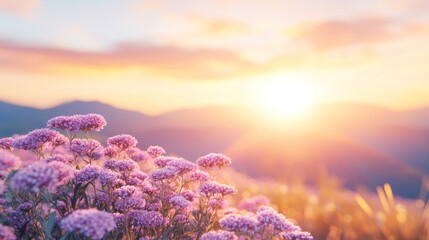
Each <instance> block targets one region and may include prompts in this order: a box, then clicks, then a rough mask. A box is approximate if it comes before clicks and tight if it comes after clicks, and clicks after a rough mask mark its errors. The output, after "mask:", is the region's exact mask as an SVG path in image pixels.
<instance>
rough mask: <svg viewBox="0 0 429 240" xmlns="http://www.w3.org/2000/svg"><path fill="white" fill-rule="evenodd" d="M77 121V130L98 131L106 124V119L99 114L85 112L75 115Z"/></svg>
mask: <svg viewBox="0 0 429 240" xmlns="http://www.w3.org/2000/svg"><path fill="white" fill-rule="evenodd" d="M76 116H77V118H78V120H79V121H80V122H79V130H80V131H86V132H89V131H97V132H99V131H100V130H101V129H103V128H104V126H106V124H107V123H106V119H104V117H103V116H101V115H99V114H86V115H76Z"/></svg>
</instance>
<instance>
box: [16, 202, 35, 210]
mask: <svg viewBox="0 0 429 240" xmlns="http://www.w3.org/2000/svg"><path fill="white" fill-rule="evenodd" d="M33 205H34V204H33V203H32V202H23V203H21V204H19V206H18V207H17V208H16V210H17V211H21V212H27V211H29V210H30V209H31V208H32V207H33Z"/></svg>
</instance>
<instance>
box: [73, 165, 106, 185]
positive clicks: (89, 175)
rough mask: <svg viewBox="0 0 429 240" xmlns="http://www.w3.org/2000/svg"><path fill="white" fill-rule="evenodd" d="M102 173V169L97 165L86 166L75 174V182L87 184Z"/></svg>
mask: <svg viewBox="0 0 429 240" xmlns="http://www.w3.org/2000/svg"><path fill="white" fill-rule="evenodd" d="M101 173H102V168H100V167H99V166H97V165H86V166H85V167H83V169H82V170H80V171H77V172H76V173H75V180H76V182H78V183H84V182H89V181H93V180H95V179H97V178H98V177H99V176H100V174H101Z"/></svg>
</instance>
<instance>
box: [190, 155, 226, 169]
mask: <svg viewBox="0 0 429 240" xmlns="http://www.w3.org/2000/svg"><path fill="white" fill-rule="evenodd" d="M197 164H198V165H200V166H201V167H204V168H206V169H213V168H215V167H217V168H222V167H224V166H227V165H230V164H231V158H229V157H227V156H225V155H223V154H220V153H210V154H207V155H205V156H202V157H200V158H198V160H197Z"/></svg>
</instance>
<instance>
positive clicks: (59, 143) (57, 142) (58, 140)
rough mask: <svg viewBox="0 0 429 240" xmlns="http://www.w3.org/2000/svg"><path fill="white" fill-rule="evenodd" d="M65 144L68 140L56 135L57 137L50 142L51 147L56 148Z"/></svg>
mask: <svg viewBox="0 0 429 240" xmlns="http://www.w3.org/2000/svg"><path fill="white" fill-rule="evenodd" d="M67 142H68V139H67V138H66V137H65V136H64V135H62V134H58V135H57V137H56V138H55V139H54V140H53V141H52V142H51V145H52V146H53V147H58V146H62V145H65V144H66V143H67Z"/></svg>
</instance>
